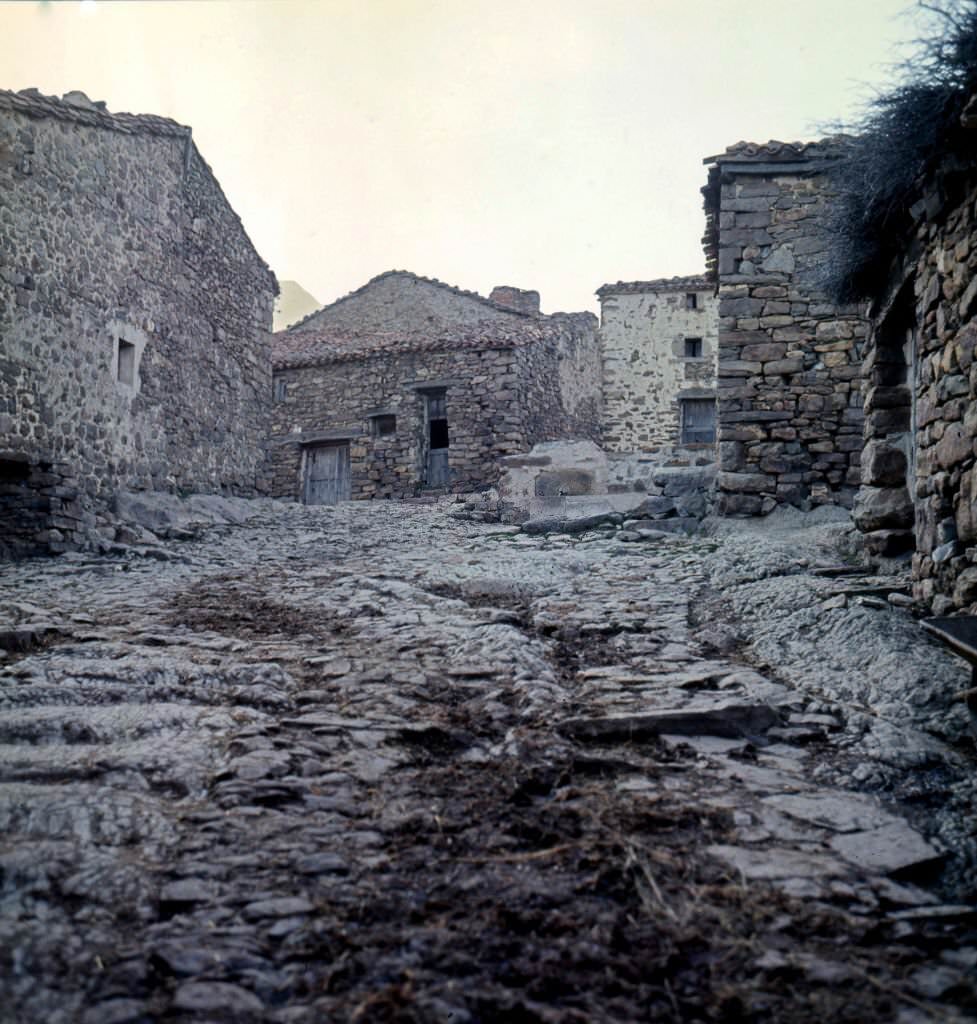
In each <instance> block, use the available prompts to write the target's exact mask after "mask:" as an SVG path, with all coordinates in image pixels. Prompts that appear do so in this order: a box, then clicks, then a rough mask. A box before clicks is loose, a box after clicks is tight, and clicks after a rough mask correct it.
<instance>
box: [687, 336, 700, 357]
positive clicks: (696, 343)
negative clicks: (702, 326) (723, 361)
mask: <svg viewBox="0 0 977 1024" xmlns="http://www.w3.org/2000/svg"><path fill="white" fill-rule="evenodd" d="M685 358H686V359H701V358H702V338H686V339H685Z"/></svg>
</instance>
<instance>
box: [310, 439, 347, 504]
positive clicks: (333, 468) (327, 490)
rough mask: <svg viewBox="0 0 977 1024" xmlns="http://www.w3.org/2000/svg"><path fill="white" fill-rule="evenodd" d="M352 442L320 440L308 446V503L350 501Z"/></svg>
mask: <svg viewBox="0 0 977 1024" xmlns="http://www.w3.org/2000/svg"><path fill="white" fill-rule="evenodd" d="M349 498H350V478H349V445H348V444H317V445H311V446H310V447H308V448H306V450H305V498H304V500H305V504H306V505H335V504H336V503H337V502H340V501H349Z"/></svg>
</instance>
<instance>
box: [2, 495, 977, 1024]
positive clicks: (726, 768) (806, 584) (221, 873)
mask: <svg viewBox="0 0 977 1024" xmlns="http://www.w3.org/2000/svg"><path fill="white" fill-rule="evenodd" d="M255 509H256V512H255V515H254V517H253V518H252V519H251V520H250V521H249V522H248V523H247V524H246V525H243V526H239V527H233V528H232V527H227V528H214V529H211V530H210V531H208V532H207V533H206V535H204V536H203V537H202V538H201V539H198V540H195V541H186V542H182V543H172V544H170V545H168V546H166V547H165V548H161V549H153V553H154V555H155V557H153V558H148V557H140V558H132V557H126V556H125V555H124V554H120V555H117V556H115V557H111V558H109V557H102V558H96V557H89V556H83V555H78V556H66V557H62V558H60V559H57V560H52V561H32V562H29V563H22V564H19V565H16V566H8V567H4V569H3V570H2V575H0V618H2V620H3V622H4V623H6V625H5V626H3V627H2V629H0V636H2V637H3V641H4V644H3V645H4V646H5V647H6V648H7V650H8V653H7V654H6V656H5V658H4V660H3V661H2V662H0V836H2V839H0V880H2V901H3V902H2V914H0V965H2V966H0V1018H2V1019H3V1020H4V1021H7V1020H9V1021H24V1022H28V1021H29V1022H35V1021H38V1022H40V1021H43V1022H45V1024H60V1022H65V1024H68V1022H71V1024H74V1022H81V1024H123V1022H129V1021H144V1020H145V1021H157V1020H165V1021H174V1022H179V1021H204V1020H207V1021H230V1020H233V1021H244V1022H248V1021H272V1022H282V1024H285V1022H293V1021H296V1022H304V1021H310V1022H311V1021H332V1020H335V1021H418V1022H420V1021H424V1022H452V1024H459V1022H466V1021H471V1022H474V1021H514V1022H564V1021H566V1022H581V1021H621V1022H623V1021H771V1022H785V1021H790V1022H795V1021H800V1022H803V1021H815V1020H817V1021H819V1022H822V1021H823V1020H824V1019H825V1018H826V1016H827V1015H830V1016H831V1017H832V1018H833V1019H834V1020H837V1021H858V1022H867V1021H879V1022H881V1021H886V1022H892V1021H896V1022H900V1024H916V1022H921V1021H930V1020H941V1021H965V1020H975V1019H977V993H975V986H974V978H975V971H977V921H975V918H974V913H973V904H972V902H971V900H970V897H972V895H973V887H972V885H971V882H970V880H971V878H972V862H973V853H972V842H973V831H974V824H973V817H972V816H971V817H970V818H969V819H968V818H967V811H968V810H969V811H972V810H973V801H972V796H973V779H974V773H973V759H972V756H971V753H970V748H971V744H970V741H969V740H967V739H965V738H964V737H963V734H962V731H961V730H962V727H963V725H964V724H965V723H964V721H963V717H962V712H960V711H959V709H956V710H954V709H953V708H952V707H951V703H950V701H949V696H948V694H949V691H950V690H951V689H952V688H953V687H954V686H957V687H959V688H962V687H963V686H964V685H966V678H967V676H966V672H965V671H964V670H963V669H962V668H961V667H960V665H959V663H956V662H955V661H954V660H953V659H952V658H950V657H949V656H948V655H945V654H944V653H943V652H942V651H941V650H940V649H939V648H937V647H936V646H935V645H933V644H932V643H931V642H929V641H927V640H926V639H925V638H924V637H923V636H922V635H921V634H920V632H919V630H918V627H916V626H915V625H914V624H913V622H912V620H911V619H910V618H909V617H908V615H907V614H904V613H900V612H898V609H894V608H893V609H892V610H891V611H890V610H889V609H890V605H888V604H887V603H886V602H884V601H882V602H878V601H877V599H874V598H873V600H876V601H877V603H876V604H874V605H873V604H871V603H869V604H865V603H864V602H863V598H864V594H861V595H860V594H859V593H857V592H856V591H857V590H858V587H855V586H853V585H852V584H851V583H848V584H846V583H845V582H844V581H843V580H842V581H841V582H839V581H838V580H837V579H834V578H832V577H830V576H828V577H826V576H817V575H814V574H813V572H812V571H813V570H815V569H816V568H817V567H818V565H820V564H824V565H828V564H830V563H831V561H832V557H834V559H835V560H837V558H836V556H832V554H831V552H830V550H829V548H830V545H829V544H828V543H827V542H825V541H824V537H823V536H822V534H817V532H816V531H815V532H814V533H812V534H811V536H812V537H814V540H812V541H811V542H810V543H809V544H808V547H805V546H804V544H805V543H807V542H806V541H804V542H802V538H801V533H800V532H798V531H791V530H785V531H782V532H781V534H779V535H778V534H775V533H772V534H771V537H770V539H769V540H766V541H765V540H763V539H762V537H761V535H760V534H757V533H749V532H744V531H740V532H736V531H735V530H734V529H732V528H723V530H720V531H719V532H718V533H717V534H716V535H715V536H712V537H698V538H676V537H659V538H653V539H651V540H649V541H647V542H645V543H622V542H621V541H620V540H618V539H617V538H616V537H615V535H614V531H613V530H608V531H603V532H601V531H596V532H591V533H587V534H583V535H581V536H578V537H573V538H569V537H560V538H556V537H549V538H546V537H528V536H524V535H522V534H520V533H519V532H518V531H515V530H514V529H513V528H508V527H498V526H488V525H481V524H474V523H470V522H465V521H460V520H458V519H454V518H451V516H450V515H449V514H448V511H449V510H446V508H445V507H430V506H428V507H425V506H412V505H402V504H367V503H357V504H351V505H343V506H340V507H339V508H335V509H328V508H320V509H314V508H304V507H301V506H293V505H275V504H273V503H270V502H266V503H256V504H255ZM724 531H725V532H724ZM829 532H830V531H829ZM819 538H820V539H819ZM819 544H820V547H819V546H818V545H819ZM778 581H779V582H778ZM859 586H860V587H861V589H862V591H865V592H866V593H867V592H869V591H877V590H879V589H880V587H881V584H880V583H879V581H877V580H876V581H868V582H866V581H864V580H862V581H860V583H859ZM778 587H779V588H780V589H779V590H778V589H777V588H778ZM839 645H841V646H839ZM846 645H847V646H846ZM842 647H844V650H842ZM849 648H851V649H850V650H849ZM886 652H888V654H893V652H894V655H893V657H892V659H890V661H887V660H886V657H887V653H886ZM907 672H908V673H909V675H910V676H912V679H910V684H911V685H915V684H914V683H913V680H915V682H916V683H918V682H919V679H918V678H917V677H918V676H919V674H920V673H923V675H925V676H928V677H929V678H930V679H931V680H932V687H931V694H930V696H928V697H926V698H925V699H923V698H920V699H919V700H917V701H915V702H914V703H913V705H912V706H911V707H906V706H904V705H903V704H901V703H894V702H893V701H892V700H891V699H889V700H888V702H887V698H886V695H887V693H888V692H889V691H887V689H886V679H887V678H889V679H895V680H897V681H898V680H900V679H901V683H900V685H903V686H906V685H907V684H906V679H907V678H909V677H907V675H906V673H907ZM913 673H916V675H915V676H913ZM900 674H901V675H900ZM911 685H910V689H911ZM928 692H929V691H928ZM933 693H935V694H936V695H937V696H936V697H932V694H933ZM950 696H952V694H951V695H950ZM948 707H951V711H949V712H948V711H947V708H948Z"/></svg>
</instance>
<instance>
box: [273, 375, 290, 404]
mask: <svg viewBox="0 0 977 1024" xmlns="http://www.w3.org/2000/svg"><path fill="white" fill-rule="evenodd" d="M286 398H288V381H286V380H282V379H281V378H280V377H279V378H278V379H277V380H276V381H275V401H276V402H284V401H285V399H286Z"/></svg>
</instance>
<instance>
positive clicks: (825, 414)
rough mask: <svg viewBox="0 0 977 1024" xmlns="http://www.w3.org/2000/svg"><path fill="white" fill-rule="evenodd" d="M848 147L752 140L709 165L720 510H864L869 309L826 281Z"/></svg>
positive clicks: (837, 143)
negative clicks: (835, 178)
mask: <svg viewBox="0 0 977 1024" xmlns="http://www.w3.org/2000/svg"><path fill="white" fill-rule="evenodd" d="M844 146H845V142H844V140H843V139H826V140H823V141H821V142H815V143H806V144H801V143H794V144H789V143H781V142H769V143H766V144H763V145H756V144H753V143H745V142H740V143H738V144H736V145H734V146H731V147H730V148H729V149H727V150H726V152H725V153H721V154H719V155H718V156H713V157H709V158H708V159H707V160H706V163H707V164H708V165H709V175H708V183H707V185H706V186H705V188H704V189H703V194H704V197H705V211H706V223H707V228H706V237H705V239H704V243H705V248H706V260H707V269H708V273H709V275H710V277H711V279H712V280H713V281H714V282H715V284H716V287H717V291H718V298H719V360H718V370H717V372H718V395H719V399H718V405H719V468H720V473H719V475H718V478H717V504H718V510H719V511H720V512H721V513H724V514H727V515H763V514H766V513H768V512H770V511H772V510H773V509H774V508H776V507H777V506H778V505H794V506H797V507H799V508H808V507H810V506H812V505H819V504H839V505H844V506H846V507H851V505H852V503H853V500H854V496H855V492H856V489H857V487H858V485H859V482H860V469H859V465H860V455H861V448H862V419H863V412H862V398H861V392H860V388H861V384H860V380H861V362H862V355H863V349H864V344H865V337H866V334H867V331H868V324H867V321H866V319H865V318H864V316H863V311H864V310H863V306H860V305H857V304H856V305H843V304H839V303H836V302H833V301H831V300H830V299H829V298H828V297H827V295H826V294H825V292H824V291H823V289H822V287H821V286H820V285H819V283H818V282H819V279H820V265H821V263H822V261H823V260H824V259H825V256H826V253H827V252H828V250H829V248H830V244H831V243H830V239H829V237H828V235H827V232H826V230H825V215H826V212H827V211H828V210H829V209H830V204H831V202H832V196H833V189H832V167H833V166H835V165H836V164H837V162H838V161H839V160H840V159H841V158H842V156H843V154H844Z"/></svg>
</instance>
